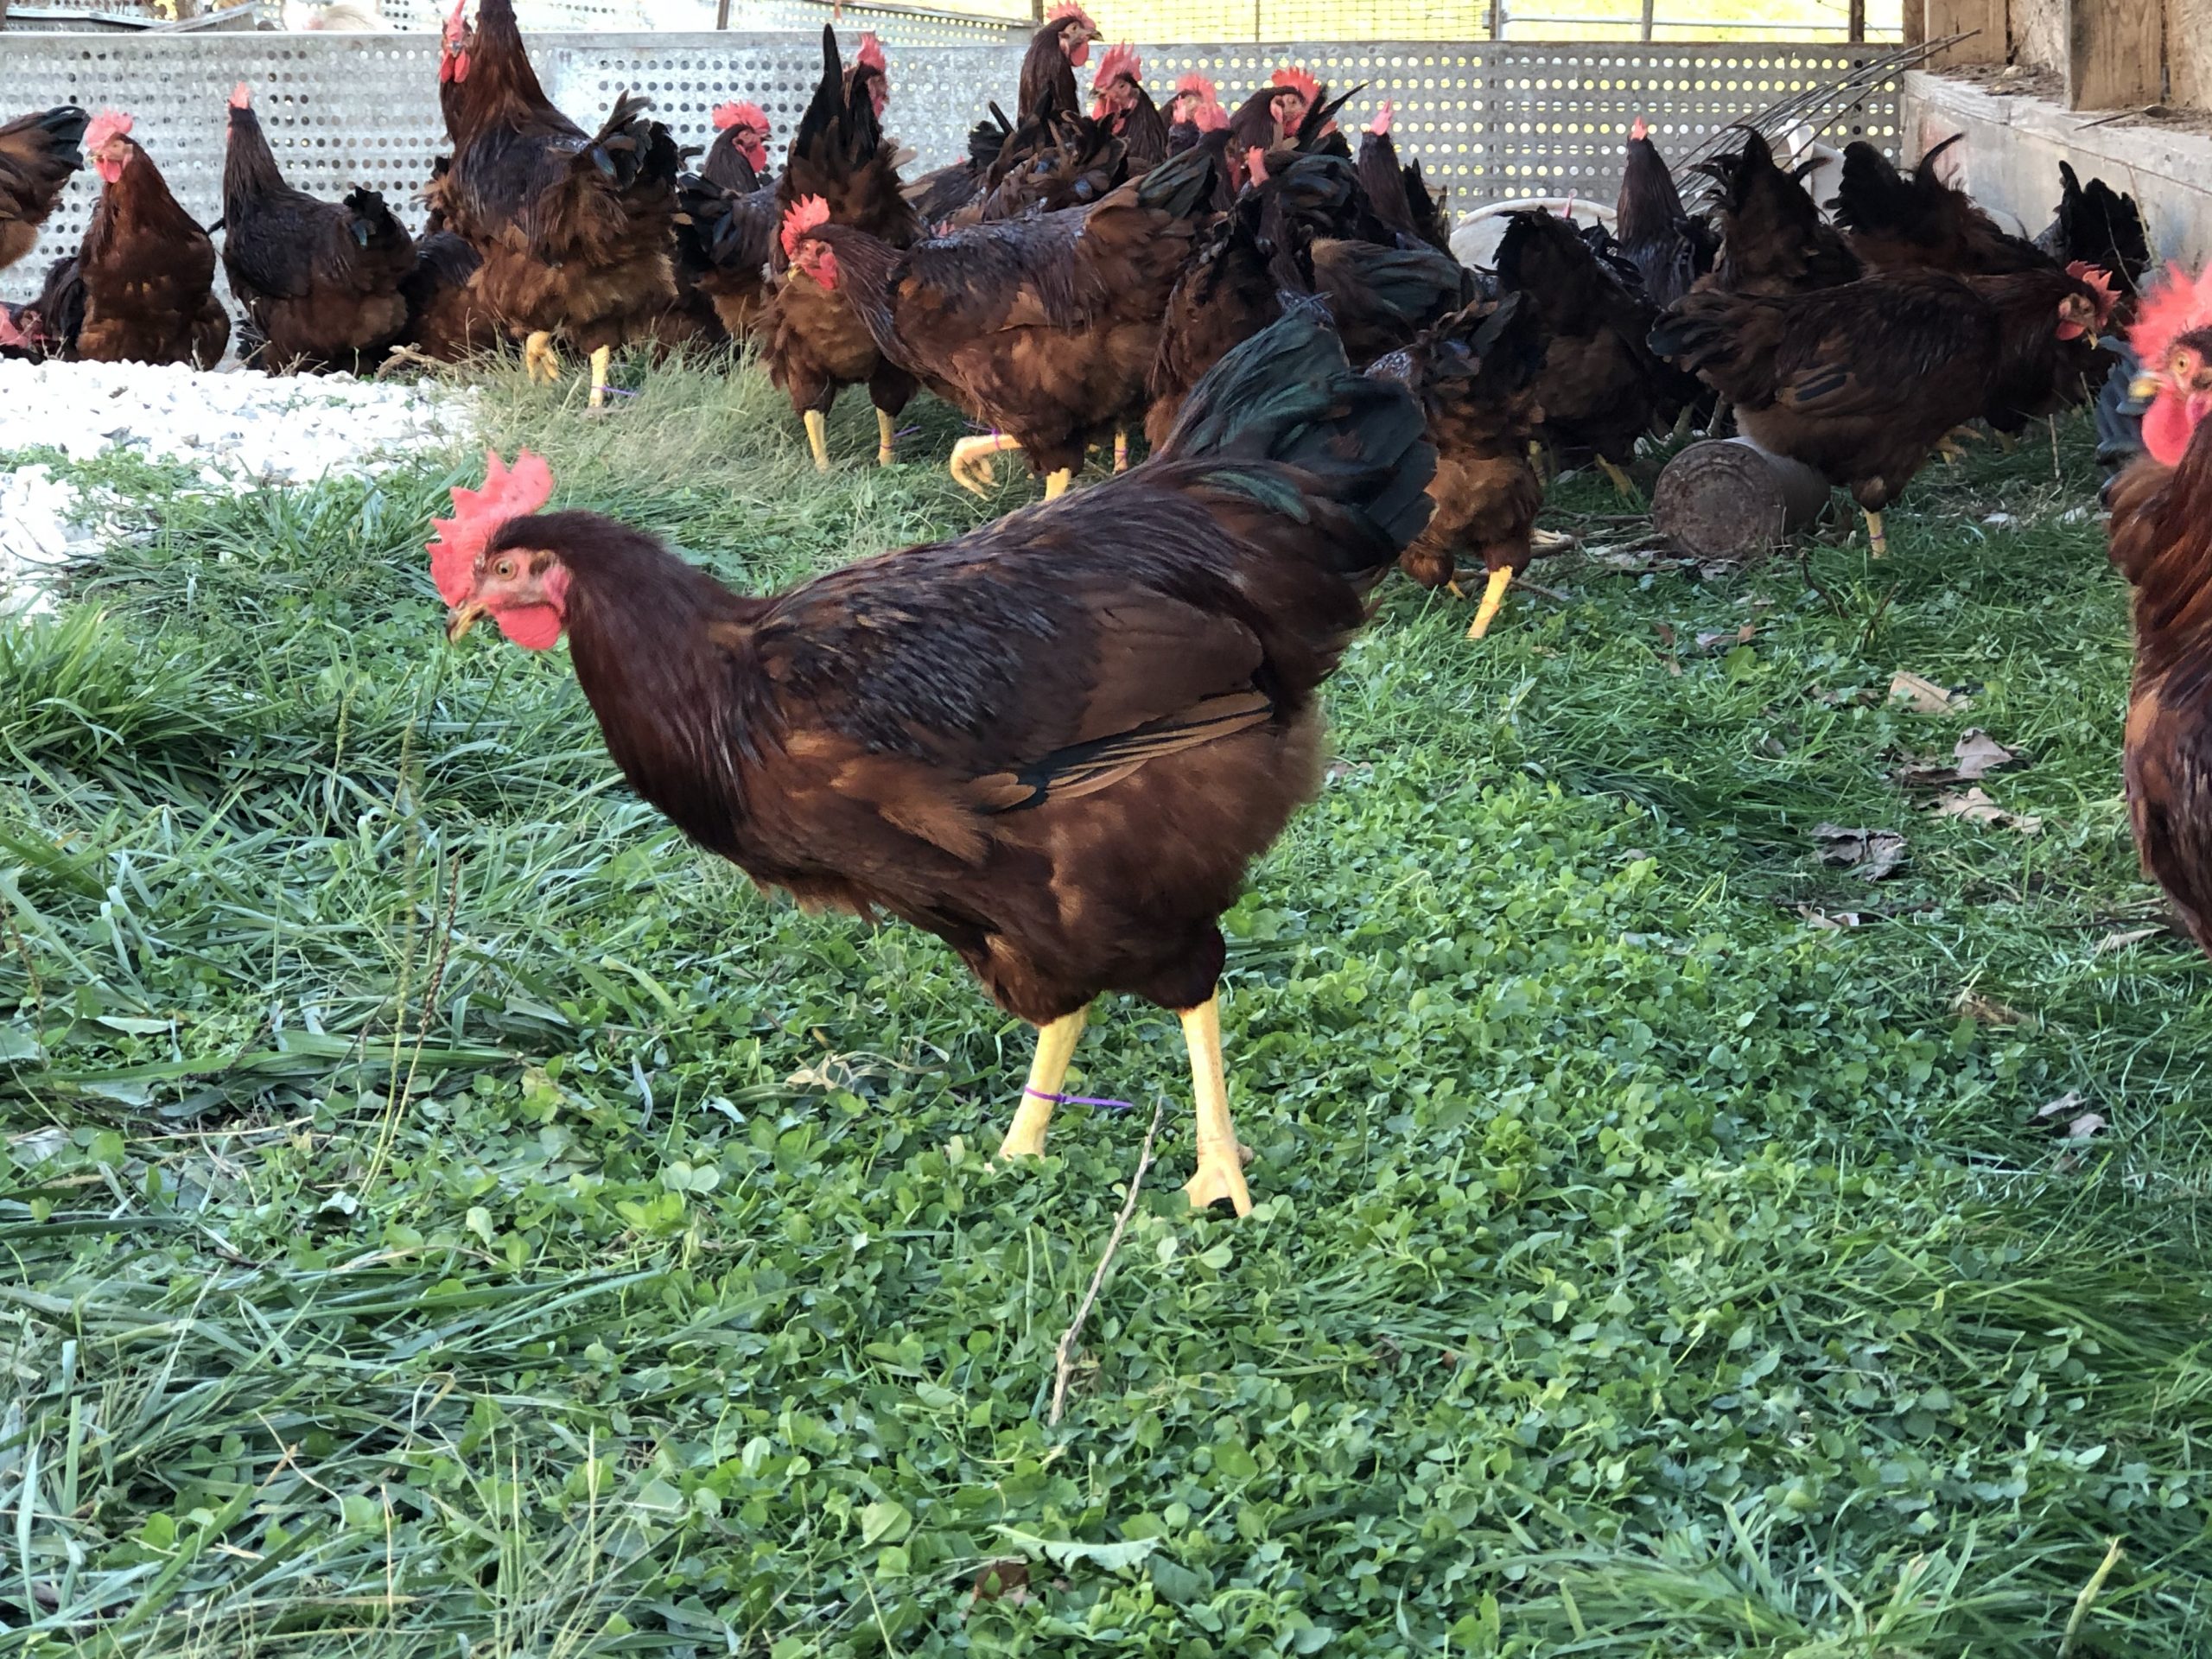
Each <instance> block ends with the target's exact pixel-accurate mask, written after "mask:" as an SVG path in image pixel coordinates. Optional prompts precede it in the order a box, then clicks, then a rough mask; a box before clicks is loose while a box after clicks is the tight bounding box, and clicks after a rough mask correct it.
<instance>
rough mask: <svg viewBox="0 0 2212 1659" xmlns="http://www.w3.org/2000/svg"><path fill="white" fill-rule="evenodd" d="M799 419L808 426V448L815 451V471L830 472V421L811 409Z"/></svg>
mask: <svg viewBox="0 0 2212 1659" xmlns="http://www.w3.org/2000/svg"><path fill="white" fill-rule="evenodd" d="M799 419H800V420H801V421H802V422H804V423H805V426H806V447H807V448H810V449H811V450H812V451H814V470H815V471H816V472H817V473H826V472H828V471H829V417H828V416H825V415H824V414H823V412H822V411H821V410H818V409H810V410H807V411H806V413H805V414H804V415H802V416H800V417H799Z"/></svg>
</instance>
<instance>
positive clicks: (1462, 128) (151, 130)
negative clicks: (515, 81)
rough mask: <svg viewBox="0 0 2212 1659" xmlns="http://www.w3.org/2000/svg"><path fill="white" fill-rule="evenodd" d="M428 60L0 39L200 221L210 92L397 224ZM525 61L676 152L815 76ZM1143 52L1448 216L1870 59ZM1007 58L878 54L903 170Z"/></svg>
mask: <svg viewBox="0 0 2212 1659" xmlns="http://www.w3.org/2000/svg"><path fill="white" fill-rule="evenodd" d="M848 38H849V39H850V37H848ZM437 49H438V48H437V41H436V39H435V37H434V36H431V35H157V36H129V35H21V36H16V37H13V38H10V39H9V40H8V41H7V42H6V44H4V45H0V63H4V65H5V67H6V71H7V84H8V85H9V86H10V87H11V88H15V89H18V90H17V91H16V92H15V93H14V97H15V99H16V102H17V103H19V104H22V105H30V104H38V105H51V104H59V103H63V102H74V103H78V104H81V105H85V106H86V108H88V109H99V108H104V107H114V108H117V109H122V110H126V111H130V113H131V114H132V115H134V116H135V117H136V118H137V130H136V136H137V137H138V138H139V139H140V140H141V142H143V143H144V145H145V146H146V149H147V150H148V152H149V154H150V155H151V156H153V158H154V160H155V161H156V163H157V164H158V165H159V166H160V167H161V169H162V174H163V175H164V176H165V177H166V178H167V179H168V182H169V187H170V188H171V189H172V190H173V191H175V194H176V196H177V198H178V200H180V201H181V202H182V203H183V204H184V206H185V207H186V209H187V210H188V211H189V212H191V213H194V214H196V215H198V216H199V218H200V220H201V222H202V223H212V222H213V219H215V217H216V216H217V214H218V213H219V212H220V211H221V209H220V205H219V203H220V196H221V183H222V165H223V143H224V135H225V132H226V128H227V118H226V114H225V99H226V94H227V92H228V89H229V88H230V86H231V85H232V83H233V82H234V81H238V80H245V81H246V82H248V83H250V84H251V86H253V88H254V89H255V102H256V105H257V108H258V109H259V110H260V111H261V116H262V122H263V125H264V128H265V129H266V130H267V131H268V133H269V137H270V144H271V146H272V148H273V149H275V151H276V153H277V161H278V163H279V165H280V166H282V167H283V169H284V171H285V174H286V175H287V176H288V177H289V179H290V181H291V182H292V183H294V184H295V185H296V186H298V187H299V188H302V189H304V190H307V191H309V192H311V193H313V194H316V195H320V196H322V197H325V198H327V199H335V198H336V197H338V196H340V195H341V194H344V193H345V191H346V190H347V189H349V188H352V187H353V185H355V184H365V185H368V186H370V187H371V188H374V189H377V190H380V191H382V192H383V193H384V194H385V199H386V200H388V201H390V202H391V204H392V206H393V207H394V208H395V209H396V210H397V211H398V212H399V213H400V215H401V217H402V218H403V219H405V220H406V221H407V222H408V223H409V224H410V226H416V225H419V224H420V222H421V209H420V207H419V204H418V201H417V197H418V195H419V193H420V191H421V190H422V188H423V184H424V182H425V181H427V180H428V178H429V169H430V160H431V157H432V156H435V155H437V154H438V153H440V152H441V151H442V149H444V148H445V132H444V127H443V124H442V121H441V120H440V118H439V114H438V105H437V80H436V73H437ZM1140 50H1141V53H1142V54H1143V59H1144V66H1145V78H1146V79H1147V82H1148V83H1150V84H1151V85H1152V86H1154V87H1156V88H1157V87H1165V86H1169V85H1172V84H1173V81H1174V79H1175V78H1176V77H1177V76H1179V75H1180V74H1183V73H1185V72H1186V71H1190V70H1198V71H1199V72H1201V73H1205V74H1207V75H1209V76H1211V77H1212V78H1213V79H1215V80H1216V81H1217V83H1219V85H1220V88H1221V93H1222V97H1223V99H1224V102H1227V103H1230V105H1234V104H1235V103H1236V101H1238V100H1240V99H1242V98H1243V96H1244V95H1245V94H1246V93H1247V92H1249V91H1250V90H1251V89H1253V88H1254V87H1255V86H1259V85H1260V84H1262V82H1264V81H1266V80H1267V79H1268V77H1269V76H1270V75H1271V74H1272V73H1274V70H1275V69H1276V68H1277V67H1279V66H1281V65H1283V64H1287V63H1302V64H1304V65H1306V67H1308V68H1309V69H1311V70H1312V71H1313V73H1314V74H1316V75H1317V76H1319V78H1320V79H1322V80H1323V81H1325V82H1326V83H1328V84H1329V85H1330V86H1332V87H1333V88H1336V89H1338V90H1342V89H1344V88H1348V87H1351V86H1358V87H1360V89H1361V90H1360V91H1359V92H1357V94H1356V95H1355V96H1354V97H1353V99H1352V100H1351V104H1350V105H1348V106H1347V110H1346V114H1345V118H1344V119H1345V124H1346V125H1347V126H1348V127H1350V126H1353V125H1356V124H1364V123H1365V121H1366V119H1367V118H1368V116H1369V115H1370V113H1371V112H1372V111H1373V110H1374V109H1375V107H1376V105H1378V104H1380V103H1381V102H1382V100H1383V99H1385V98H1388V99H1390V100H1391V102H1392V103H1393V104H1394V105H1395V106H1396V109H1397V118H1396V123H1395V129H1394V130H1395V133H1396V135H1397V137H1398V143H1399V147H1400V149H1401V151H1402V153H1405V154H1407V155H1409V156H1419V157H1420V159H1421V162H1422V165H1423V167H1424V168H1425V169H1426V170H1427V173H1428V175H1429V176H1430V177H1431V178H1432V179H1433V180H1435V181H1438V182H1440V183H1442V184H1444V185H1446V186H1447V187H1449V188H1450V189H1451V193H1452V198H1451V199H1452V206H1453V207H1455V208H1458V209H1462V210H1464V209H1466V208H1470V207H1477V206H1479V205H1480V204H1482V203H1483V202H1485V201H1491V200H1499V199H1501V198H1504V197H1509V196H1519V195H1567V194H1580V195H1584V196H1595V197H1599V198H1600V199H1603V200H1611V198H1612V196H1613V194H1614V193H1615V191H1616V190H1617V189H1618V184H1619V179H1620V168H1621V156H1622V149H1621V146H1622V143H1623V140H1624V137H1625V136H1626V133H1627V130H1628V127H1629V125H1630V123H1631V122H1632V121H1634V120H1635V119H1636V118H1637V117H1638V116H1642V117H1643V118H1645V119H1646V120H1647V121H1649V123H1650V124H1651V126H1652V128H1653V130H1654V131H1655V133H1656V136H1657V137H1658V140H1659V143H1660V144H1661V147H1662V150H1663V151H1665V152H1666V153H1668V154H1669V155H1670V156H1676V157H1680V156H1685V155H1687V154H1688V152H1690V151H1691V150H1692V149H1694V147H1695V146H1696V145H1697V144H1699V143H1701V142H1703V141H1704V140H1705V139H1707V137H1710V136H1711V135H1713V133H1715V132H1716V131H1718V130H1719V129H1721V128H1723V127H1725V126H1726V125H1728V124H1730V123H1732V122H1734V121H1738V120H1741V119H1743V118H1745V117H1747V116H1751V115H1755V114H1757V113H1758V112H1759V111H1764V110H1766V109H1768V108H1770V107H1771V106H1773V105H1777V104H1779V103H1781V102H1782V101H1783V99H1788V98H1791V97H1794V96H1801V95H1803V94H1805V93H1806V92H1808V91H1810V90H1812V89H1815V88H1818V87H1821V86H1826V85H1828V84H1830V83H1832V82H1834V81H1835V80H1837V79H1840V78H1841V77H1843V76H1845V75H1847V74H1848V73H1850V72H1851V71H1852V70H1853V68H1854V67H1858V66H1859V65H1860V64H1862V63H1863V62H1864V61H1865V60H1866V57H1867V55H1868V54H1866V53H1863V52H1859V53H1854V52H1853V51H1851V50H1848V49H1843V48H1830V47H1819V46H1805V45H1780V46H1693V47H1665V46H1641V45H1637V46H1613V45H1607V44H1605V43H1602V42H1592V43H1589V44H1586V45H1553V46H1522V45H1515V44H1512V43H1510V42H1507V43H1499V42H1492V41H1479V42H1474V43H1465V42H1457V43H1448V44H1440V43H1437V42H1433V41H1390V42H1383V43H1376V44H1357V43H1347V42H1343V41H1304V42H1298V43H1294V44H1287V45H1274V46H1266V47H1254V46H1234V45H1210V46H1191V45H1186V44H1178V43H1166V44H1154V45H1149V46H1145V47H1142V48H1140ZM1021 51H1022V41H1020V38H1016V39H1014V40H1010V41H1005V42H1003V43H1000V44H979V45H961V46H935V47H919V48H906V49H904V50H899V49H894V50H893V54H892V60H891V82H892V101H891V107H890V111H889V114H888V117H887V124H888V126H889V127H890V129H891V130H892V131H893V133H894V134H896V135H897V136H898V137H899V139H900V140H901V141H902V142H904V143H906V144H907V145H909V146H910V147H911V148H912V149H913V151H914V152H915V156H916V157H917V161H916V166H915V171H918V170H919V169H920V168H927V167H933V166H937V165H939V164H942V163H944V162H950V161H952V160H955V159H957V157H958V156H960V155H961V154H962V153H963V149H964V147H965V140H966V135H967V130H968V128H969V124H971V123H972V122H973V121H974V120H975V118H976V116H977V115H978V114H979V113H980V112H981V111H982V106H983V103H984V100H985V99H991V98H995V99H999V100H1001V102H1002V103H1007V104H1010V103H1011V100H1012V98H1013V94H1014V83H1015V79H1016V76H1017V73H1018V71H1019V67H1020V59H1021ZM531 54H532V56H533V57H534V58H535V60H537V66H538V70H539V73H540V76H541V78H542V79H543V80H544V82H545V85H546V87H547V90H548V91H549V92H550V94H551V96H552V97H553V99H554V100H555V101H556V103H558V104H559V105H561V107H562V108H563V109H564V110H566V111H568V112H569V115H570V116H571V117H573V118H575V120H577V121H578V122H579V123H581V124H584V125H586V126H590V125H593V124H595V123H596V122H597V121H598V120H599V119H600V118H601V116H602V115H603V114H604V113H605V111H606V110H607V106H608V105H610V104H612V103H613V100H614V98H615V97H616V95H617V94H618V93H620V92H623V91H625V90H626V89H635V90H637V91H639V92H644V93H645V94H646V95H647V96H648V97H650V98H652V100H653V102H654V105H655V107H656V110H657V111H658V113H659V114H660V116H661V117H662V118H663V119H664V120H666V121H667V122H668V123H669V124H670V126H671V128H672V129H673V130H675V132H676V134H677V140H678V142H680V143H686V144H696V145H702V146H703V145H704V144H705V143H707V142H708V140H709V138H710V137H712V134H711V131H710V130H709V111H710V110H711V109H712V107H713V106H714V105H715V104H717V103H719V102H721V101H723V100H725V99H731V98H736V97H744V98H749V99H753V100H754V101H755V102H757V103H759V104H760V105H761V106H762V107H763V108H765V109H766V111H768V114H769V117H770V118H771V120H772V122H773V123H774V126H775V133H774V143H775V144H776V145H777V146H779V147H780V145H781V144H782V143H785V142H786V141H787V140H788V138H789V136H790V133H791V128H792V126H793V124H795V123H796V122H797V120H798V115H799V112H800V111H801V110H802V109H803V108H804V105H805V102H806V99H807V98H808V96H809V95H810V92H811V91H812V89H813V86H814V82H815V79H816V78H817V75H818V74H819V73H820V70H821V59H820V48H819V47H818V45H817V42H816V41H814V40H813V39H811V38H809V37H807V36H804V35H790V34H785V35H736V34H728V35H717V34H705V35H533V36H531ZM1811 124H1812V125H1813V126H1815V128H1816V129H1819V130H1821V131H1822V132H1823V134H1824V135H1825V136H1826V137H1828V138H1829V139H1830V140H1831V142H1834V143H1843V142H1846V141H1847V140H1849V139H1851V138H1866V139H1869V140H1871V141H1872V142H1873V143H1877V144H1878V145H1880V146H1881V147H1882V148H1884V149H1886V150H1889V151H1890V152H1891V153H1892V154H1894V153H1895V150H1896V148H1897V87H1896V84H1895V82H1894V80H1893V79H1885V80H1881V81H1878V82H1877V83H1876V84H1875V85H1873V86H1871V87H1869V88H1867V89H1866V90H1865V91H1864V92H1862V93H1860V94H1859V95H1858V96H1857V97H1856V98H1855V99H1853V101H1852V102H1850V103H1848V104H1847V105H1841V106H1840V107H1834V108H1829V109H1825V110H1822V111H1820V112H1818V113H1817V114H1816V115H1815V117H1814V118H1812V121H1811ZM97 190H98V184H97V181H95V180H94V179H93V178H92V175H91V174H90V173H89V172H86V173H79V175H77V176H76V178H74V179H73V180H72V181H71V183H70V187H69V190H68V193H67V195H66V196H65V197H64V198H63V200H62V204H61V207H60V210H59V211H58V212H57V213H55V214H54V218H53V219H51V220H50V221H49V222H48V226H47V228H46V231H45V232H44V234H43V236H42V237H41V240H40V243H39V245H38V247H37V248H36V249H35V251H33V253H32V254H31V255H30V256H29V257H26V258H25V259H23V260H22V261H20V262H18V263H17V264H16V265H14V266H12V267H11V268H10V269H9V270H6V271H0V294H5V295H6V296H8V297H10V298H22V297H25V296H27V295H29V294H30V293H33V292H35V290H36V289H37V288H38V285H39V283H40V280H41V275H42V272H43V270H44V267H45V265H46V264H47V263H48V261H50V260H52V259H53V258H54V257H57V256H59V255H60V254H62V253H65V252H68V251H73V250H74V249H75V247H76V245H77V243H78V241H79V238H81V237H82V235H83V234H84V229H85V224H86V219H87V218H88V217H89V215H90V213H91V210H92V204H93V201H94V200H95V199H96V194H97Z"/></svg>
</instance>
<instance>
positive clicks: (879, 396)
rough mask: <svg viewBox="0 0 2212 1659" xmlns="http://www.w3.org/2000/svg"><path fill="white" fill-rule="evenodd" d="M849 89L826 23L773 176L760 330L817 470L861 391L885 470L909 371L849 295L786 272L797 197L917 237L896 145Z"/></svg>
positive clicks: (863, 226) (906, 241) (883, 233)
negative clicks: (833, 423) (840, 407)
mask: <svg viewBox="0 0 2212 1659" xmlns="http://www.w3.org/2000/svg"><path fill="white" fill-rule="evenodd" d="M848 90H849V89H848V88H847V86H846V83H845V78H844V73H843V67H842V62H841V60H840V59H839V56H838V52H837V35H836V31H835V30H834V29H831V28H830V27H829V26H828V25H827V24H824V25H823V30H822V78H821V79H820V80H819V81H818V82H817V83H816V85H815V88H814V97H813V98H812V99H811V100H810V102H809V103H808V105H807V106H806V113H805V114H804V115H803V116H801V117H800V118H799V124H798V132H797V133H796V134H795V135H794V136H793V137H792V139H791V154H790V157H789V159H788V160H787V162H785V167H784V175H783V177H781V178H780V179H779V180H778V181H776V196H775V206H776V226H777V229H776V241H775V243H774V244H773V246H774V250H775V253H774V256H773V257H779V259H780V261H781V263H782V265H783V267H784V269H783V270H782V271H781V273H780V275H779V278H778V280H777V283H776V285H775V290H774V293H773V294H772V296H771V297H770V299H769V302H768V306H767V309H766V313H765V315H763V316H762V317H761V319H760V327H759V333H760V353H761V356H762V358H763V359H765V360H766V363H767V365H768V373H769V377H770V378H772V379H773V380H774V381H775V383H776V384H777V385H779V386H781V387H782V388H783V389H784V391H785V392H786V393H787V394H788V395H789V397H791V408H792V410H793V411H794V412H795V413H797V414H798V416H799V419H800V422H801V423H802V424H803V425H804V427H805V428H806V442H807V447H808V448H809V449H810V450H811V451H812V453H813V455H814V464H815V467H817V469H818V470H820V471H823V472H827V471H828V470H829V406H830V405H831V404H834V403H835V402H836V399H837V394H838V392H840V391H842V390H843V389H844V388H845V387H847V386H866V387H867V388H868V401H869V402H871V403H873V404H874V405H875V423H876V440H877V441H876V452H875V458H876V461H877V463H878V464H879V465H880V466H885V467H888V466H891V465H893V463H894V462H895V461H897V460H898V449H897V444H896V437H897V433H898V423H899V414H900V412H901V411H902V410H905V408H906V404H907V400H908V399H910V398H911V397H913V395H914V387H915V382H914V377H913V376H912V374H911V373H909V372H907V371H906V369H905V368H903V367H901V366H900V365H899V364H898V363H896V362H893V360H891V359H889V358H887V357H886V356H885V355H884V354H883V352H882V351H881V349H880V347H879V346H878V345H877V343H876V338H875V335H874V334H873V333H872V332H871V331H870V329H869V327H868V323H867V322H866V321H863V320H862V319H861V315H860V314H859V312H858V311H857V310H855V308H854V306H853V303H852V302H851V300H850V299H849V297H848V296H846V295H844V294H842V293H840V292H838V291H837V289H836V287H835V286H834V285H827V286H825V285H824V284H823V283H818V282H816V281H814V280H812V279H811V278H810V277H806V276H804V275H803V274H802V273H799V272H797V271H795V270H791V268H790V267H791V258H792V254H793V251H794V246H795V243H794V239H793V237H792V234H791V231H790V229H789V226H791V224H792V223H794V217H793V216H794V214H796V213H797V212H798V208H799V207H800V205H801V204H802V203H811V204H815V205H816V206H818V207H820V208H821V209H822V210H823V214H824V218H823V219H822V220H819V221H815V222H826V223H832V224H836V225H843V226H850V227H852V229H853V230H855V232H859V233H860V234H861V235H864V236H866V237H868V238H869V239H871V240H872V241H875V242H880V243H882V244H884V245H886V246H888V247H891V248H894V249H903V248H906V247H907V246H909V245H912V244H913V243H915V242H918V241H919V240H920V239H921V237H922V223H921V220H920V219H918V217H917V216H916V215H915V212H914V208H913V206H912V203H910V202H909V201H908V200H907V199H906V194H905V193H904V192H903V191H902V190H901V189H900V188H899V167H898V162H897V151H896V149H895V147H894V146H893V144H892V143H891V141H890V140H889V139H888V138H887V137H884V136H883V129H882V127H881V125H880V124H879V123H878V122H877V120H876V118H875V105H874V99H872V98H871V97H869V96H868V86H867V84H866V83H862V84H861V87H860V90H859V95H858V96H849V95H848ZM809 211H810V212H812V211H813V209H812V208H811V207H810V209H809Z"/></svg>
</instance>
